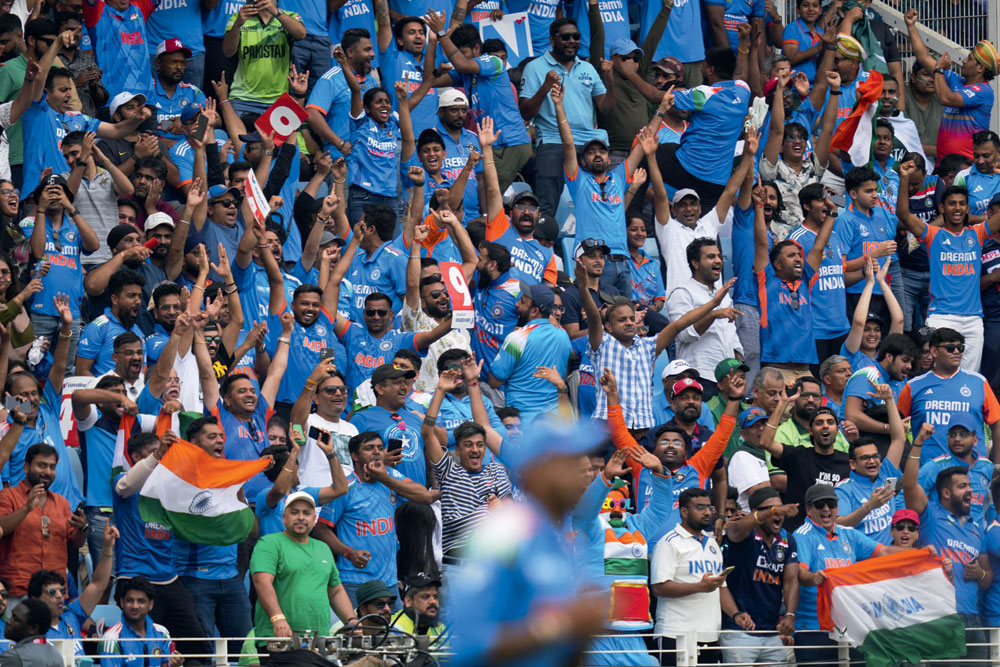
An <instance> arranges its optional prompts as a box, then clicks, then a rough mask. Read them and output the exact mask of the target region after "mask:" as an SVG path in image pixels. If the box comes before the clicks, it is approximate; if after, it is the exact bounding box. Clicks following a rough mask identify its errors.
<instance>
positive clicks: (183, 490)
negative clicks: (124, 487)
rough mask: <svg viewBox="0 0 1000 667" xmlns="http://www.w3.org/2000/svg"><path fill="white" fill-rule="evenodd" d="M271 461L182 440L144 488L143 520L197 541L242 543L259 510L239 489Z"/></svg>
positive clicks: (141, 511) (182, 537) (142, 501)
mask: <svg viewBox="0 0 1000 667" xmlns="http://www.w3.org/2000/svg"><path fill="white" fill-rule="evenodd" d="M270 461H271V459H270V458H264V459H257V460H255V461H233V460H228V459H217V458H215V457H214V456H211V455H210V454H208V453H207V452H205V451H204V450H203V449H201V448H200V447H198V446H197V445H194V444H192V443H190V442H187V441H186V440H178V441H176V442H175V443H174V444H173V445H171V446H170V449H169V450H167V453H166V454H164V455H163V458H162V459H160V464H159V465H158V466H156V468H155V469H154V470H153V472H152V474H151V475H150V476H149V479H147V480H146V483H145V484H144V485H143V487H142V490H141V491H140V492H139V514H140V516H141V517H142V520H143V521H146V522H153V523H159V524H163V525H165V526H169V527H170V530H171V531H173V534H174V536H175V537H179V538H181V539H183V540H187V541H188V542H193V543H195V544H214V545H229V544H236V543H237V542H241V541H243V540H245V539H246V538H247V536H248V535H249V534H250V531H251V530H252V529H253V524H254V515H253V510H252V509H250V507H249V506H248V505H247V504H246V502H244V501H243V500H241V499H240V497H239V492H240V488H241V487H242V486H243V484H244V483H245V482H247V480H249V479H250V478H251V477H253V476H254V475H256V474H257V473H260V472H263V471H264V469H265V468H267V466H268V464H269V463H270Z"/></svg>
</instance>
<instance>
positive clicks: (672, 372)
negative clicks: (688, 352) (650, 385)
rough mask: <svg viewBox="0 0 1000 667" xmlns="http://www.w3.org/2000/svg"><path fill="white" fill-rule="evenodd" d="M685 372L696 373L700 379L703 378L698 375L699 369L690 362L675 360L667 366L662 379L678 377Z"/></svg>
mask: <svg viewBox="0 0 1000 667" xmlns="http://www.w3.org/2000/svg"><path fill="white" fill-rule="evenodd" d="M684 371H694V372H695V373H696V374H698V377H701V374H700V373H698V369H697V368H695V367H694V366H692V365H691V364H689V363H688V362H686V361H684V360H683V359H674V360H673V361H671V362H670V363H669V364H667V366H666V368H664V369H663V373H662V374H661V375H660V379H661V380H665V379H666V378H668V377H677V376H678V375H680V374H681V373H683V372H684Z"/></svg>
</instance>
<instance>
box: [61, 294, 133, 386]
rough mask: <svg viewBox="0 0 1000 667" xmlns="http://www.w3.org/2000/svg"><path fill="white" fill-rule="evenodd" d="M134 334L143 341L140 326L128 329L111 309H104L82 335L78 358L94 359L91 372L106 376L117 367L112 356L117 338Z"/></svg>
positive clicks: (77, 353)
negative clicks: (124, 334) (129, 333)
mask: <svg viewBox="0 0 1000 667" xmlns="http://www.w3.org/2000/svg"><path fill="white" fill-rule="evenodd" d="M128 332H131V333H134V334H135V335H136V336H138V337H139V340H142V339H143V335H142V329H140V328H139V325H138V324H135V323H133V324H132V326H131V327H129V328H128V329H126V328H125V325H123V324H122V323H121V320H119V319H118V318H117V317H115V316H114V313H112V312H111V309H110V308H105V309H104V314H103V315H99V316H98V317H97V319H95V320H94V321H93V322H91V323H90V324H88V325H87V326H86V327H84V329H83V332H82V333H81V334H80V344H79V346H78V347H77V349H76V356H77V357H83V358H84V359H92V360H93V361H94V365H93V366H92V367H91V372H92V373H93V374H94V376H95V377H97V376H101V375H104V374H105V373H107V372H108V371H110V370H113V369H114V367H115V360H114V359H112V357H111V355H113V354H114V351H115V338H118V336H120V335H122V334H123V333H128Z"/></svg>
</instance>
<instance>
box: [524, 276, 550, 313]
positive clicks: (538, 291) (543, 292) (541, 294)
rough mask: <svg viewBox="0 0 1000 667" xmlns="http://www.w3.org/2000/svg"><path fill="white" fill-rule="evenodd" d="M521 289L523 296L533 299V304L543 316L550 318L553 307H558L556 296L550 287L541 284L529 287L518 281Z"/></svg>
mask: <svg viewBox="0 0 1000 667" xmlns="http://www.w3.org/2000/svg"><path fill="white" fill-rule="evenodd" d="M517 282H518V284H519V285H520V287H521V295H522V296H526V297H528V298H529V299H531V302H532V303H534V304H535V306H537V307H538V310H539V311H541V313H542V315H544V316H545V317H548V316H549V315H551V314H552V306H554V305H556V294H555V292H553V291H552V288H551V287H549V286H548V285H542V284H541V283H539V284H536V285H529V284H528V283H526V282H524V281H523V280H519V281H517Z"/></svg>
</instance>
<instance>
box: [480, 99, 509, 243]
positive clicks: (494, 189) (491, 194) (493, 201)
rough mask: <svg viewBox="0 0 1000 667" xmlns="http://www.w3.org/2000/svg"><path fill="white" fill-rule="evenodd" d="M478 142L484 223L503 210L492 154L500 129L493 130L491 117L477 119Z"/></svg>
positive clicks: (501, 194) (501, 195) (498, 180)
mask: <svg viewBox="0 0 1000 667" xmlns="http://www.w3.org/2000/svg"><path fill="white" fill-rule="evenodd" d="M477 129H478V130H479V144H480V146H481V148H482V151H483V182H484V183H486V223H487V224H489V223H490V221H491V220H493V218H495V217H496V216H498V215H500V213H502V212H503V193H502V192H500V179H499V176H498V175H497V167H496V164H495V162H494V160H495V158H494V156H493V143H494V142H495V141H496V140H497V139H498V138H499V137H500V130H496V131H494V130H493V119H492V118H490V117H489V116H483V117H482V119H481V120H480V121H479V126H478V128H477Z"/></svg>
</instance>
